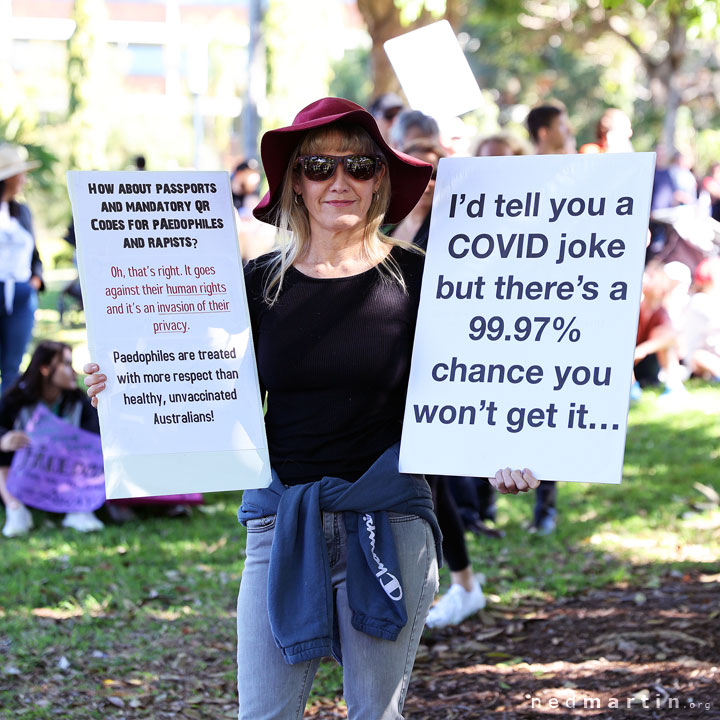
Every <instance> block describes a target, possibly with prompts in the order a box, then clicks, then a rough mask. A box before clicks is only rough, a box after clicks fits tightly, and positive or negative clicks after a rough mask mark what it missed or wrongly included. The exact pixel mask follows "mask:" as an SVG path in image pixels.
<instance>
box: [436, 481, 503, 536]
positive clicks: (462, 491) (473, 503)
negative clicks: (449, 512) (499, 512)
mask: <svg viewBox="0 0 720 720" xmlns="http://www.w3.org/2000/svg"><path fill="white" fill-rule="evenodd" d="M448 485H449V488H450V494H451V495H452V497H453V499H454V500H455V504H456V505H457V508H458V512H459V513H460V517H461V518H462V521H463V523H464V524H465V527H466V528H467V529H468V530H472V529H473V528H474V527H476V526H477V525H478V524H479V523H482V522H484V521H485V520H495V514H496V508H495V491H494V490H493V487H492V485H490V483H489V482H488V480H487V478H476V477H450V478H448Z"/></svg>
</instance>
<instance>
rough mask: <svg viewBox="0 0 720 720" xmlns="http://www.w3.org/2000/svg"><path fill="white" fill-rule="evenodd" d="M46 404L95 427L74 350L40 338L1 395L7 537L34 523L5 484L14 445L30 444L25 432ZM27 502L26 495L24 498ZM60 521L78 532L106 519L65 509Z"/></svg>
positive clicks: (0, 487)
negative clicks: (79, 380)
mask: <svg viewBox="0 0 720 720" xmlns="http://www.w3.org/2000/svg"><path fill="white" fill-rule="evenodd" d="M38 405H44V406H45V407H47V408H48V409H49V410H50V411H51V412H53V414H55V415H57V416H58V417H59V418H61V419H63V420H65V421H67V422H68V423H70V424H71V425H74V426H75V427H79V428H82V429H83V430H87V431H89V432H93V433H99V432H100V427H99V425H98V417H97V412H96V411H95V410H94V409H93V408H92V407H91V406H90V403H89V402H88V400H87V398H86V397H85V396H84V395H83V393H82V392H81V391H80V390H79V388H78V386H77V375H76V374H75V370H74V369H73V366H72V350H71V348H70V346H69V345H65V343H60V342H54V341H52V340H44V341H43V342H41V343H40V344H39V345H38V346H37V347H36V348H35V352H34V353H33V355H32V358H31V359H30V364H29V365H28V367H27V370H25V372H24V373H23V374H22V376H21V377H20V378H18V380H17V381H16V382H15V383H14V384H13V386H12V387H11V388H10V389H9V390H8V391H7V392H6V393H5V394H4V395H3V397H2V400H0V497H2V500H3V502H4V503H5V515H6V517H5V526H4V527H3V535H4V536H5V537H16V536H18V535H24V534H25V533H27V532H28V531H29V530H30V529H31V528H32V526H33V519H32V515H31V514H30V511H29V510H28V508H27V507H26V506H25V505H24V504H23V503H22V502H21V501H20V499H18V498H17V497H15V496H14V495H13V494H12V492H16V493H17V494H18V495H19V496H20V497H21V498H22V497H23V495H22V493H20V491H19V490H14V489H12V492H11V491H10V490H9V489H8V487H7V483H6V478H7V476H8V471H9V469H10V464H11V463H12V459H13V455H14V453H15V451H16V450H19V449H20V448H23V447H25V446H27V445H29V444H30V438H29V437H28V435H27V433H26V432H25V428H26V425H27V424H28V421H29V420H30V419H31V417H32V415H33V412H34V410H35V408H36V407H37V406H38ZM26 502H28V503H29V502H30V500H26ZM63 527H69V528H73V529H75V530H80V531H81V532H90V531H93V530H101V529H102V528H103V527H104V525H103V523H102V522H101V521H100V520H99V519H98V518H97V517H96V516H95V514H94V513H92V512H68V513H67V514H66V515H65V518H64V519H63Z"/></svg>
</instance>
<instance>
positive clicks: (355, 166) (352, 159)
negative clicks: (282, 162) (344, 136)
mask: <svg viewBox="0 0 720 720" xmlns="http://www.w3.org/2000/svg"><path fill="white" fill-rule="evenodd" d="M297 163H298V165H300V167H301V168H302V169H303V173H305V177H306V178H307V179H308V180H313V181H314V182H323V181H324V180H329V179H330V178H331V177H332V176H333V175H334V174H335V170H337V166H338V164H339V163H342V166H343V168H344V169H345V172H346V173H347V174H348V175H349V176H350V177H351V178H353V180H372V179H373V178H374V177H375V173H376V172H377V171H378V168H379V167H380V165H382V158H380V157H379V156H378V155H303V156H301V157H299V158H298V159H297Z"/></svg>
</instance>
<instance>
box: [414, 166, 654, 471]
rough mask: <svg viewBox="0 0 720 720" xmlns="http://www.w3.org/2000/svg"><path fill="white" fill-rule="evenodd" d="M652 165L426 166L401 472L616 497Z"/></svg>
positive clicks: (643, 257) (643, 256)
mask: <svg viewBox="0 0 720 720" xmlns="http://www.w3.org/2000/svg"><path fill="white" fill-rule="evenodd" d="M654 162H655V156H654V154H652V153H632V154H617V155H609V154H608V155H546V156H536V157H502V158H450V159H444V160H441V161H440V167H439V172H438V179H437V185H436V188H435V196H434V202H433V212H432V220H431V226H430V240H429V243H428V253H427V258H426V264H425V272H424V276H423V286H422V294H421V299H420V311H419V316H418V326H417V332H416V336H415V346H414V350H413V360H412V369H411V373H410V387H409V391H408V398H407V404H406V408H405V420H404V426H403V436H402V445H401V453H400V467H401V469H402V470H403V471H404V472H417V473H432V474H439V475H469V476H480V477H482V476H491V475H494V474H495V471H496V470H498V469H500V468H504V467H508V466H511V467H516V468H530V469H531V470H532V471H533V472H534V473H535V475H536V477H538V478H539V479H542V480H566V481H572V480H575V481H586V482H598V483H618V482H620V479H621V475H622V463H623V455H624V448H625V431H626V426H627V411H628V405H629V391H630V384H631V379H632V366H633V351H634V347H635V340H636V334H637V321H638V309H639V304H640V291H641V280H642V272H643V265H644V259H645V246H646V238H647V227H648V215H649V205H650V191H651V187H652V180H653V170H654Z"/></svg>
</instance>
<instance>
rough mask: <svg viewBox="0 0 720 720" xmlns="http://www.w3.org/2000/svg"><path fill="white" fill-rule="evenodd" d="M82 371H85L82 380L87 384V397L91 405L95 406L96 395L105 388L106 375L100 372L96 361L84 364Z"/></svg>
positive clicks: (96, 402) (96, 404) (96, 403)
mask: <svg viewBox="0 0 720 720" xmlns="http://www.w3.org/2000/svg"><path fill="white" fill-rule="evenodd" d="M83 372H84V373H85V379H84V381H83V382H84V383H85V384H86V385H87V394H88V397H89V398H90V402H91V403H92V406H93V407H94V408H96V407H97V406H98V399H97V395H98V393H100V392H102V391H103V390H104V389H105V383H106V382H107V376H106V375H103V374H102V373H101V372H100V366H99V365H97V364H96V363H88V364H87V365H84V366H83Z"/></svg>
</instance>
